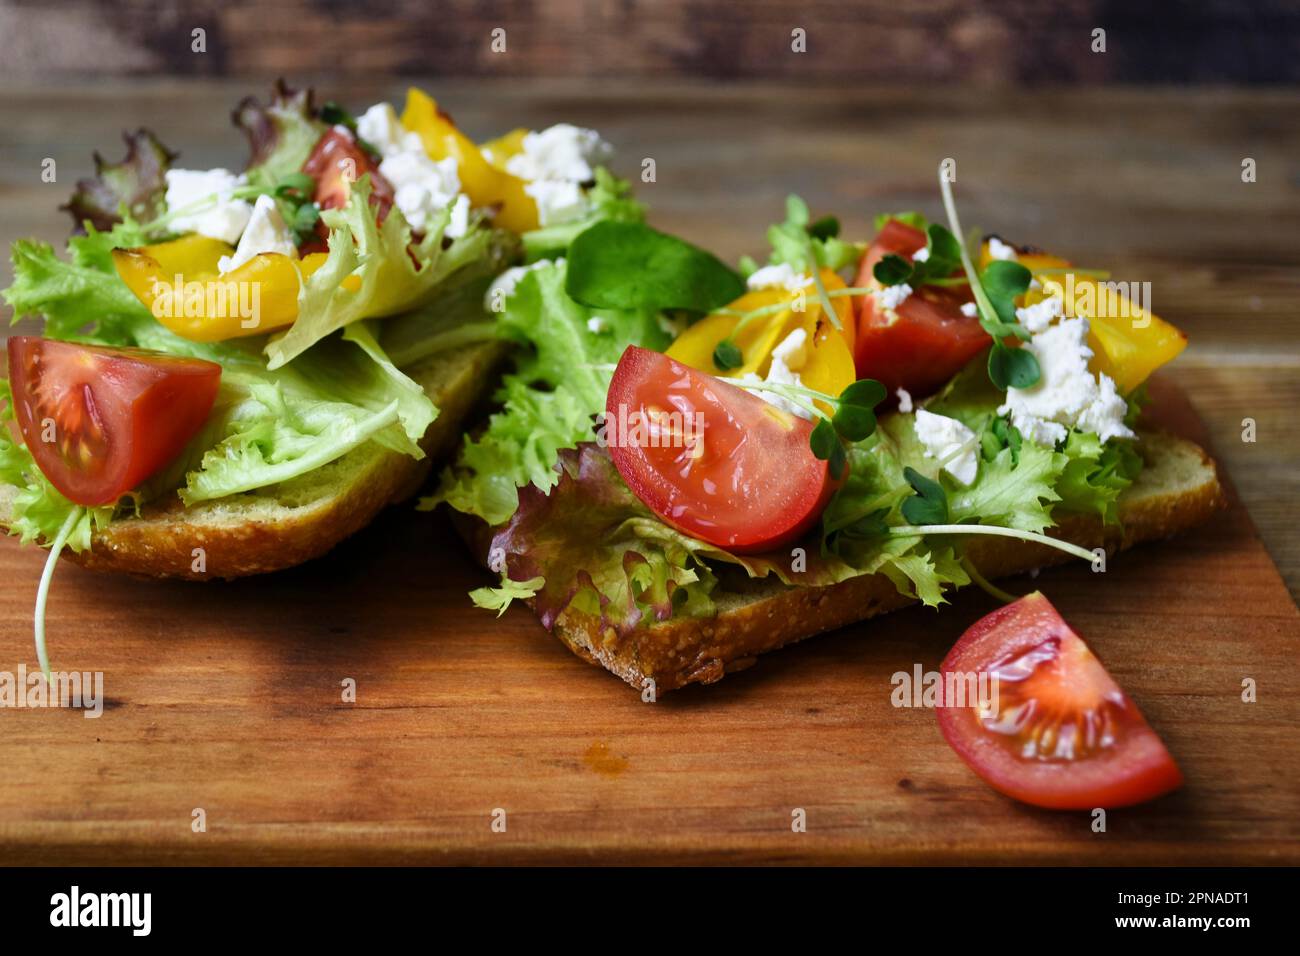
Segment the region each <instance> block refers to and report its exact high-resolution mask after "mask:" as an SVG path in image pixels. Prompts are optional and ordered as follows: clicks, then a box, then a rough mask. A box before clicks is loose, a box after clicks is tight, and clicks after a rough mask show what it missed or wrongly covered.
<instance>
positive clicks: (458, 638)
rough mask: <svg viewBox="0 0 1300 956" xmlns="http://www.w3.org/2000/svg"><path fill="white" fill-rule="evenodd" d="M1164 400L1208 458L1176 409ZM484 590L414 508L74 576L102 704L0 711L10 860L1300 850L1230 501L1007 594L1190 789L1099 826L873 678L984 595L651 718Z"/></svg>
mask: <svg viewBox="0 0 1300 956" xmlns="http://www.w3.org/2000/svg"><path fill="white" fill-rule="evenodd" d="M1157 406H1158V411H1159V412H1160V414H1161V416H1162V417H1163V419H1164V420H1165V421H1166V422H1168V423H1170V424H1171V425H1172V426H1173V427H1174V428H1175V429H1176V430H1178V431H1180V432H1182V433H1184V434H1187V435H1189V436H1190V437H1193V438H1198V439H1202V440H1203V433H1202V429H1201V427H1200V424H1199V422H1198V421H1197V419H1196V417H1195V415H1194V413H1193V412H1192V410H1191V407H1190V405H1188V404H1187V402H1186V400H1185V398H1183V397H1182V396H1181V395H1180V394H1179V393H1176V392H1173V391H1172V390H1171V389H1162V390H1160V392H1159V395H1158V401H1157ZM41 563H42V554H41V553H40V552H37V551H36V550H34V549H27V548H20V547H19V546H18V545H17V544H16V543H15V542H12V541H7V542H4V543H3V545H0V575H2V576H3V580H4V581H5V587H4V591H3V597H2V598H0V669H11V670H16V669H17V667H18V664H19V663H20V662H26V663H27V665H28V666H34V664H33V656H34V655H33V651H32V644H31V604H32V598H33V595H34V594H35V591H36V585H37V580H38V578H39V575H40V570H41ZM484 579H485V578H484V575H483V574H482V573H481V572H479V571H478V570H477V569H476V568H475V567H473V566H472V564H471V563H470V561H469V558H468V556H467V554H466V553H465V552H464V551H463V549H462V547H461V546H460V544H459V542H458V541H457V539H456V538H455V537H454V535H453V534H452V533H451V531H450V529H449V527H448V526H447V523H446V522H445V520H444V519H443V517H442V516H440V515H437V516H435V515H427V514H416V513H414V512H412V511H411V510H410V509H409V508H397V509H393V510H390V511H389V512H388V513H387V514H385V515H384V516H383V517H382V518H381V519H380V520H379V521H378V522H377V523H376V524H375V525H374V526H372V527H371V528H369V529H368V530H366V531H365V532H363V533H362V534H360V535H358V536H357V537H356V538H354V539H352V540H351V541H349V542H347V543H346V544H345V545H344V546H342V547H340V548H339V549H338V550H337V551H336V552H335V553H333V554H332V555H330V556H328V557H327V558H325V559H322V560H320V561H317V562H314V563H312V564H310V565H307V566H305V567H302V568H298V569H296V570H293V571H290V572H286V573H282V574H279V575H275V576H273V577H268V578H265V579H261V580H248V581H242V582H234V583H213V584H206V585H202V584H200V585H194V584H180V583H176V584H170V583H158V582H153V581H135V580H126V579H121V578H117V577H106V576H97V575H94V574H92V573H89V572H85V571H82V570H81V569H79V568H75V567H73V566H71V565H64V566H61V567H60V568H59V571H58V574H57V576H56V578H55V583H54V589H53V596H52V599H51V602H50V618H49V631H50V641H51V646H52V652H53V657H54V664H55V667H56V669H79V670H100V671H103V673H104V693H105V697H106V698H107V704H106V707H105V710H104V713H103V715H102V716H101V717H100V718H98V719H86V718H84V717H83V716H82V714H81V713H80V712H78V711H72V710H59V709H45V710H28V709H13V710H0V722H3V723H2V726H3V733H2V734H0V760H2V762H3V766H4V767H5V769H6V780H5V785H4V786H3V787H0V861H2V862H6V863H38V862H43V863H55V862H58V863H143V862H168V863H171V862H187V863H188V862H222V863H226V862H244V863H250V862H259V863H269V862H276V863H289V862H310V863H343V862H352V863H357V862H365V863H415V862H448V863H450V862H456V863H505V862H521V861H523V862H564V861H602V862H605V861H643V862H645V861H650V862H680V861H695V862H703V861H709V862H741V861H743V862H776V861H779V862H792V861H811V862H817V861H820V862H849V861H854V862H869V863H1048V862H1057V863H1072V862H1081V863H1112V864H1113V863H1155V864H1160V863H1187V864H1192V863H1199V864H1209V863H1230V862H1234V863H1265V862H1268V863H1293V864H1294V863H1297V862H1300V773H1298V766H1300V750H1297V748H1296V746H1295V735H1296V729H1297V727H1298V726H1300V703H1298V702H1300V679H1298V678H1297V673H1296V667H1295V662H1296V651H1297V638H1298V637H1300V615H1298V614H1297V610H1296V607H1295V604H1294V603H1293V601H1292V600H1291V598H1290V596H1289V594H1288V592H1287V590H1286V589H1285V587H1284V586H1283V583H1282V581H1281V579H1280V578H1279V576H1278V573H1277V571H1276V569H1275V568H1274V566H1273V564H1272V562H1271V561H1270V559H1269V558H1268V556H1267V554H1266V552H1265V550H1264V548H1263V547H1262V546H1261V544H1260V541H1259V539H1258V537H1257V535H1256V533H1255V530H1254V527H1253V525H1252V523H1251V521H1250V518H1249V517H1248V516H1247V514H1246V512H1245V510H1244V509H1243V508H1242V507H1241V506H1240V505H1239V504H1235V503H1234V504H1233V505H1232V507H1231V508H1230V509H1229V510H1228V511H1226V512H1224V513H1223V514H1222V515H1221V516H1219V517H1218V518H1217V519H1215V520H1214V521H1213V522H1212V523H1211V524H1209V525H1207V526H1205V527H1202V528H1199V529H1197V530H1195V531H1194V532H1191V533H1189V534H1186V535H1184V536H1182V537H1180V538H1178V539H1177V540H1173V541H1169V542H1165V543H1161V544H1155V545H1150V546H1146V547H1143V548H1141V549H1138V550H1135V551H1133V552H1129V553H1126V554H1123V555H1121V556H1119V557H1116V558H1114V559H1113V560H1112V562H1111V565H1110V568H1109V570H1108V571H1107V573H1106V574H1105V575H1104V577H1099V576H1097V575H1094V574H1092V573H1091V572H1090V571H1089V570H1088V569H1087V568H1083V567H1071V568H1063V569H1057V570H1051V571H1044V572H1043V573H1042V574H1041V575H1040V576H1039V578H1038V579H1037V581H1036V582H1031V581H1030V580H1029V579H1028V578H1025V579H1022V580H1014V581H1012V582H1011V586H1012V587H1013V589H1015V590H1018V591H1027V590H1030V589H1032V588H1033V587H1034V586H1037V587H1039V588H1041V589H1043V590H1044V591H1045V592H1046V593H1047V594H1048V595H1049V597H1050V598H1051V599H1052V600H1053V601H1054V602H1055V603H1056V605H1057V606H1058V607H1059V608H1060V609H1061V611H1062V612H1063V613H1064V614H1065V616H1066V617H1067V618H1068V619H1069V620H1070V621H1071V622H1072V623H1073V624H1074V625H1075V626H1076V627H1077V628H1078V629H1079V630H1080V632H1081V633H1082V634H1083V635H1084V636H1085V638H1086V639H1087V640H1088V641H1089V643H1090V644H1091V645H1092V646H1093V648H1094V649H1095V650H1096V651H1097V653H1098V654H1099V655H1100V656H1101V658H1102V660H1103V661H1104V662H1105V663H1106V664H1107V666H1108V667H1109V668H1110V670H1111V672H1112V673H1113V674H1114V676H1115V677H1116V679H1117V680H1118V681H1119V682H1120V684H1121V685H1122V686H1123V687H1125V688H1126V689H1127V690H1128V692H1129V693H1130V694H1131V696H1132V697H1133V698H1134V700H1136V701H1137V703H1138V704H1139V706H1140V707H1141V708H1142V710H1143V711H1144V713H1145V714H1146V715H1147V717H1148V719H1149V720H1150V722H1151V724H1152V725H1153V726H1154V727H1155V728H1156V730H1157V731H1158V732H1159V733H1160V734H1161V736H1163V737H1164V739H1165V741H1166V742H1167V743H1168V746H1169V749H1170V750H1171V751H1172V752H1173V753H1174V755H1175V756H1176V758H1177V759H1178V761H1179V763H1180V764H1181V766H1182V768H1183V770H1184V772H1185V774H1186V777H1187V783H1186V786H1185V787H1184V788H1183V789H1182V790H1181V791H1180V792H1178V793H1176V794H1174V795H1172V796H1170V797H1167V798H1165V799H1163V800H1160V801H1158V802H1156V803H1154V804H1150V805H1148V806H1144V807H1138V808H1134V809H1128V810H1114V811H1111V812H1110V814H1109V818H1108V820H1107V827H1106V832H1104V833H1097V832H1094V831H1093V829H1092V817H1091V816H1090V815H1088V814H1084V813H1051V812H1047V811H1041V810H1036V809H1032V808H1027V807H1024V806H1021V805H1019V804H1017V803H1015V802H1013V801H1011V800H1009V799H1006V798H1004V797H1002V796H1000V795H998V794H997V793H994V792H993V791H991V790H989V789H988V788H987V787H986V786H985V785H984V784H983V783H982V782H980V780H979V779H977V778H976V777H975V776H974V775H973V774H972V773H971V772H970V771H969V770H967V769H966V767H965V766H964V765H963V764H962V763H961V762H960V761H959V760H958V759H957V758H956V756H954V754H953V753H952V752H951V751H950V750H949V749H948V747H947V745H946V744H945V743H944V742H943V740H942V738H941V737H940V735H939V732H938V729H937V727H936V724H935V719H934V714H933V713H932V712H931V711H928V710H922V709H917V710H908V709H895V708H894V707H893V706H891V704H890V693H891V690H892V685H891V683H890V676H891V675H892V674H893V673H894V672H896V671H899V670H907V671H910V670H911V669H912V667H913V666H914V665H916V664H920V665H921V666H922V667H923V668H925V669H927V670H928V669H932V668H935V667H937V665H938V663H939V661H940V660H941V659H942V657H943V655H944V653H945V652H946V651H947V649H948V648H949V647H950V646H951V645H952V643H953V641H954V640H955V639H956V638H957V636H958V635H959V634H960V633H961V632H962V630H963V629H964V628H966V627H967V626H968V625H969V624H970V623H971V622H972V621H974V620H975V619H977V618H978V617H979V616H981V615H982V614H984V613H986V612H987V611H989V610H991V609H992V606H993V605H992V602H991V599H989V598H988V597H986V596H985V595H984V594H983V593H982V592H979V591H974V590H972V591H971V592H969V593H965V594H963V595H961V596H959V597H957V598H956V599H955V601H954V603H953V606H951V607H949V608H945V609H943V611H942V612H940V613H936V612H934V611H930V610H926V609H920V608H916V609H911V610H907V611H903V612H899V613H896V614H892V615H889V616H887V617H885V618H882V619H879V620H876V621H871V622H869V623H865V624H862V625H859V626H855V627H850V628H846V629H845V630H843V631H840V632H837V633H834V634H831V635H825V636H822V637H819V638H817V639H815V640H811V641H808V642H805V643H804V644H802V645H799V646H797V647H792V648H787V649H786V650H783V651H779V652H777V653H775V654H772V655H768V656H767V657H764V658H762V659H760V661H759V663H758V665H757V666H755V667H754V668H752V669H750V670H749V671H746V672H744V673H741V674H737V675H733V676H730V677H727V678H726V679H725V680H723V681H722V682H721V683H719V684H717V685H715V686H712V687H693V688H689V689H687V690H684V691H682V692H679V693H676V694H670V695H667V696H666V697H665V698H664V699H662V700H660V701H659V702H658V703H655V704H646V703H642V702H641V699H640V697H639V695H638V694H637V693H636V692H634V691H633V690H632V689H631V688H629V687H628V686H627V685H625V684H623V683H622V682H621V681H619V680H617V679H615V678H613V677H611V676H610V675H608V674H606V673H605V672H604V671H602V670H600V669H597V668H594V667H591V666H589V665H587V664H584V663H582V662H581V661H579V660H578V659H577V658H575V657H573V656H572V655H571V654H570V653H569V652H568V651H566V650H565V649H564V648H563V647H562V646H561V645H560V644H559V643H558V642H557V641H555V640H554V639H552V638H551V637H549V636H548V635H547V634H546V633H545V632H544V631H543V630H542V629H541V627H540V626H539V625H538V624H537V622H536V620H535V619H534V618H533V617H532V615H531V614H530V613H529V612H527V611H526V610H524V609H522V608H518V609H514V610H511V611H510V612H509V613H508V614H506V615H505V616H504V617H502V618H500V619H496V618H494V617H493V616H491V615H490V614H488V613H486V612H483V611H479V610H476V609H475V608H473V607H472V606H471V605H470V603H469V601H468V600H467V599H466V597H465V592H466V591H467V590H468V589H470V588H472V587H474V586H477V585H479V584H481V583H483V582H484ZM349 678H351V679H352V680H354V681H355V682H356V701H355V703H350V702H345V701H344V700H343V699H342V697H343V687H342V684H343V682H344V681H345V680H347V679H349ZM1246 678H1251V679H1253V680H1254V681H1255V682H1256V686H1257V688H1258V700H1257V702H1255V703H1244V702H1243V701H1242V699H1241V694H1242V681H1243V680H1244V679H1246ZM199 809H201V810H202V811H203V818H204V820H205V822H206V832H195V830H194V826H193V821H194V819H195V811H196V810H199ZM797 809H802V810H803V811H804V812H805V814H806V819H807V832H804V833H795V832H792V827H791V821H792V819H793V817H792V814H793V813H794V812H795V811H796V810H797ZM499 810H503V811H504V814H505V815H504V819H505V830H504V832H497V831H496V830H494V828H493V822H494V811H499ZM496 818H497V819H500V815H499V814H497V817H496Z"/></svg>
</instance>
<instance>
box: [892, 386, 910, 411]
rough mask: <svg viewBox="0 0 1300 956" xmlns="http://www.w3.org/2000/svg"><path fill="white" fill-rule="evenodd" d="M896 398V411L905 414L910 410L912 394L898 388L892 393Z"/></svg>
mask: <svg viewBox="0 0 1300 956" xmlns="http://www.w3.org/2000/svg"><path fill="white" fill-rule="evenodd" d="M894 394H895V395H897V396H898V410H899V411H900V412H902V413H903V414H907V413H908V412H910V411H911V410H912V393H911V392H909V391H908V390H907V389H905V388H900V389H898V390H897V391H895V392H894Z"/></svg>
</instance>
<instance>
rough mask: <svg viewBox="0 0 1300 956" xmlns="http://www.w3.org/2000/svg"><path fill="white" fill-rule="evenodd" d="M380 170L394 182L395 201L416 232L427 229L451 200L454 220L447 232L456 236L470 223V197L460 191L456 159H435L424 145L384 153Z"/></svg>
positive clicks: (450, 236)
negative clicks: (431, 157)
mask: <svg viewBox="0 0 1300 956" xmlns="http://www.w3.org/2000/svg"><path fill="white" fill-rule="evenodd" d="M379 174H380V175H381V176H383V177H384V178H385V179H387V180H388V181H389V183H391V184H392V187H393V202H394V204H395V205H396V206H397V208H398V209H400V210H401V211H402V215H403V216H404V217H406V221H407V223H409V224H410V226H411V228H412V229H414V230H415V231H417V232H428V231H429V229H430V228H431V227H432V226H433V222H434V220H435V219H436V218H437V216H438V214H439V213H441V212H442V210H443V209H445V208H446V206H447V204H448V203H450V202H453V201H454V202H455V205H454V206H452V210H451V220H450V221H449V222H448V223H447V229H446V232H445V233H444V235H446V236H448V237H449V238H452V239H455V238H457V237H459V236H463V235H465V230H466V229H467V228H468V227H469V197H468V196H466V195H465V194H464V193H462V192H461V191H460V175H459V174H458V172H457V163H456V160H455V159H454V158H453V157H451V156H448V157H447V158H446V159H439V160H432V159H430V158H429V156H428V154H427V153H425V151H424V147H423V146H421V147H420V148H419V149H418V150H414V149H411V150H402V151H400V152H396V153H392V154H391V155H388V156H385V157H384V160H383V162H381V163H380V164H379Z"/></svg>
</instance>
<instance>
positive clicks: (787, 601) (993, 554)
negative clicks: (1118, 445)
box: [554, 432, 1224, 694]
mask: <svg viewBox="0 0 1300 956" xmlns="http://www.w3.org/2000/svg"><path fill="white" fill-rule="evenodd" d="M1138 448H1139V450H1140V451H1141V453H1142V456H1143V459H1144V460H1145V462H1146V467H1145V468H1144V469H1143V471H1142V473H1141V474H1140V475H1139V476H1138V478H1137V480H1136V481H1134V483H1133V484H1132V485H1131V486H1130V487H1129V488H1127V489H1126V490H1125V491H1124V493H1123V494H1122V495H1121V497H1120V499H1119V512H1120V519H1121V525H1120V526H1114V525H1111V526H1103V524H1102V522H1101V519H1100V518H1099V517H1095V516H1084V515H1068V516H1067V515H1062V516H1061V518H1062V520H1061V523H1060V525H1059V526H1058V527H1056V528H1054V529H1052V534H1053V535H1055V536H1056V537H1059V538H1063V539H1065V540H1067V541H1071V542H1073V543H1075V544H1078V545H1081V546H1082V547H1085V548H1089V549H1092V548H1097V547H1103V546H1104V547H1105V548H1106V552H1107V554H1113V553H1115V552H1116V551H1118V550H1121V549H1124V548H1128V547H1130V546H1132V545H1134V544H1137V543H1139V542H1142V541H1151V540H1156V539H1160V538H1166V537H1169V536H1170V535H1172V534H1174V533H1176V532H1178V531H1181V530H1183V529H1185V528H1189V527H1191V526H1192V525H1195V524H1198V523H1200V522H1202V521H1204V520H1206V519H1207V518H1208V517H1209V516H1210V515H1212V514H1213V513H1214V512H1215V511H1216V510H1217V509H1219V508H1220V507H1222V505H1223V500H1224V494H1223V489H1222V486H1221V485H1220V484H1219V479H1218V475H1217V473H1216V471H1215V465H1214V462H1213V461H1212V460H1211V459H1210V457H1209V456H1208V455H1207V454H1206V453H1205V452H1204V451H1203V450H1202V449H1201V448H1200V446H1198V445H1196V444H1194V443H1193V442H1190V441H1186V440H1185V439H1182V438H1176V437H1174V436H1172V435H1168V434H1164V433H1161V432H1143V433H1142V434H1141V441H1139V442H1138ZM965 554H966V555H967V556H968V557H969V558H970V560H971V561H972V562H974V564H975V566H976V567H977V568H978V569H979V570H980V572H981V573H982V574H983V575H984V576H985V577H987V578H993V577H1000V576H1005V575H1010V574H1018V573H1021V572H1024V571H1029V570H1032V569H1034V568H1038V567H1043V566H1046V565H1050V564H1059V563H1062V562H1065V561H1071V560H1078V559H1076V558H1071V557H1070V556H1069V555H1066V554H1063V553H1062V552H1061V551H1058V550H1056V549H1054V548H1050V547H1047V546H1045V545H1040V544H1033V543H1030V542H1025V541H1020V540H1017V539H1014V538H1003V537H991V536H989V537H973V536H972V537H970V538H969V539H968V540H967V543H966V545H965ZM725 587H726V590H721V589H720V591H719V592H715V593H714V600H715V604H716V607H717V614H716V615H715V616H713V617H709V618H688V617H683V618H671V619H669V620H667V621H663V622H652V623H650V624H649V625H648V626H643V627H638V628H637V629H636V630H635V631H633V632H632V633H631V634H630V635H628V636H626V637H620V636H619V635H618V633H617V632H616V631H615V630H614V629H613V628H606V629H605V630H604V631H602V629H601V627H600V621H599V619H598V618H594V617H591V616H590V615H585V614H582V613H580V612H576V611H572V610H570V611H566V612H565V613H564V614H563V615H561V617H560V618H559V620H558V621H557V622H556V624H555V628H554V633H555V635H556V636H557V637H559V638H560V640H562V641H563V642H564V643H565V644H566V645H567V646H568V647H569V649H570V650H572V651H573V652H574V653H575V654H577V655H578V656H579V657H582V658H583V659H585V660H587V661H589V662H591V663H593V664H599V665H601V666H603V667H605V668H606V669H607V670H609V671H611V672H612V673H614V674H617V675H618V676H619V677H621V678H623V680H625V681H627V682H628V683H629V684H631V685H633V686H634V687H637V688H644V687H645V686H646V682H647V681H648V680H653V681H654V685H655V692H656V694H659V693H663V692H665V691H669V690H674V689H676V688H679V687H684V686H685V685H687V684H694V683H703V684H711V683H713V682H714V681H718V680H721V679H722V677H723V676H724V675H725V674H727V673H729V672H731V671H737V670H742V669H743V668H745V667H748V666H749V665H751V664H753V663H754V659H755V658H756V657H757V656H758V655H759V654H762V653H764V652H766V651H772V650H776V649H777V648H779V647H782V646H784V645H786V644H792V643H794V642H795V641H801V640H803V639H804V638H807V637H812V636H813V635H814V634H820V633H821V632H823V631H829V630H832V629H834V628H837V627H843V626H844V625H846V624H851V623H853V622H855V621H861V620H865V619H866V618H869V617H875V616H876V615H877V614H883V613H885V612H886V611H892V610H895V609H896V608H900V607H903V606H905V605H908V604H911V603H914V599H913V598H909V597H907V596H906V595H903V594H900V593H899V592H898V589H897V588H895V587H894V584H893V582H892V581H890V579H889V578H887V577H885V576H884V575H883V574H871V575H863V576H862V577H858V578H852V579H850V580H848V581H842V582H841V583H839V584H835V585H831V586H829V587H791V586H788V585H785V584H781V583H780V582H779V581H775V580H772V579H758V580H750V579H746V578H744V577H743V576H730V577H728V578H726V579H725Z"/></svg>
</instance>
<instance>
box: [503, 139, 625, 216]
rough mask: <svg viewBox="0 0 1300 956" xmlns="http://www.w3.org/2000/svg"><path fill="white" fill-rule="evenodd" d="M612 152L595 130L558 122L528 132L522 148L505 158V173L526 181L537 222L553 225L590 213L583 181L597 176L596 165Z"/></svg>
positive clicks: (589, 180) (606, 158) (603, 161)
mask: <svg viewBox="0 0 1300 956" xmlns="http://www.w3.org/2000/svg"><path fill="white" fill-rule="evenodd" d="M613 152H614V150H613V147H611V146H610V145H609V143H607V142H605V141H604V140H603V139H601V138H600V134H599V133H597V132H596V131H595V130H591V129H582V128H581V127H578V126H573V125H571V124H569V123H557V124H556V125H555V126H551V127H549V128H547V129H544V130H542V131H541V132H535V133H526V134H525V135H524V139H523V142H522V143H521V144H520V151H519V152H518V153H516V154H515V155H513V156H511V157H510V158H509V159H508V160H506V172H508V173H510V174H511V175H512V176H518V177H519V178H520V179H522V180H524V182H525V186H524V192H526V193H528V195H529V196H531V197H532V198H533V201H534V202H535V203H537V220H538V222H539V223H541V224H542V225H543V226H553V225H557V224H559V223H564V222H571V221H573V220H574V219H580V218H581V217H582V216H584V215H586V214H587V211H588V209H589V208H590V203H589V202H588V200H587V194H586V193H585V192H584V191H583V189H582V184H583V183H589V182H591V181H592V180H593V179H595V178H596V170H595V167H597V166H599V165H601V164H602V163H605V162H607V161H608V160H609V158H610V156H611V155H612V154H613Z"/></svg>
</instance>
